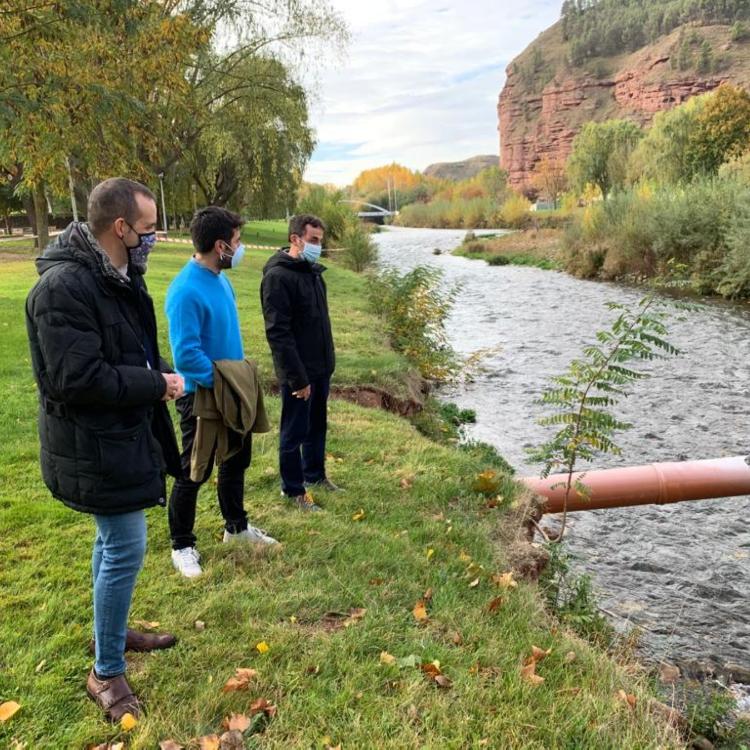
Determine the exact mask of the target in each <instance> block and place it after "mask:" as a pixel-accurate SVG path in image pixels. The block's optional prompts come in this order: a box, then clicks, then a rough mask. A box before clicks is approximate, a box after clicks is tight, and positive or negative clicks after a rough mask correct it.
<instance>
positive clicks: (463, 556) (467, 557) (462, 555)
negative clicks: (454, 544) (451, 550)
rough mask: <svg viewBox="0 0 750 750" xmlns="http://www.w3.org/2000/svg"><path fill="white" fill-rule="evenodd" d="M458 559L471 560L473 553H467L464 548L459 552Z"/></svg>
mask: <svg viewBox="0 0 750 750" xmlns="http://www.w3.org/2000/svg"><path fill="white" fill-rule="evenodd" d="M458 559H459V560H460V561H461V562H471V555H467V554H466V553H465V552H464V551H463V550H461V552H459V554H458Z"/></svg>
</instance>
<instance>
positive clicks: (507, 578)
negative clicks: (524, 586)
mask: <svg viewBox="0 0 750 750" xmlns="http://www.w3.org/2000/svg"><path fill="white" fill-rule="evenodd" d="M492 582H493V583H494V584H495V585H496V586H499V587H500V588H501V589H514V588H516V587H517V586H518V582H517V581H516V579H515V578H514V577H513V571H512V570H509V571H508V572H507V573H495V574H494V575H493V576H492Z"/></svg>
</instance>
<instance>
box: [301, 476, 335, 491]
mask: <svg viewBox="0 0 750 750" xmlns="http://www.w3.org/2000/svg"><path fill="white" fill-rule="evenodd" d="M305 489H308V490H314V489H318V490H327V491H328V492H343V491H344V490H343V488H341V487H339V486H338V485H336V484H334V483H333V482H332V481H331V480H330V479H329V478H328V477H326V478H325V479H321V480H320V481H319V482H305Z"/></svg>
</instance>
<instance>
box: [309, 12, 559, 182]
mask: <svg viewBox="0 0 750 750" xmlns="http://www.w3.org/2000/svg"><path fill="white" fill-rule="evenodd" d="M332 2H333V4H334V5H335V6H336V7H337V9H338V10H339V11H340V12H341V13H342V15H343V16H344V18H345V19H346V21H347V23H348V24H349V26H350V29H351V31H352V42H351V45H350V48H349V53H348V58H347V59H346V60H345V61H344V62H343V63H342V64H341V65H340V66H339V67H338V68H334V69H329V70H328V71H326V72H324V73H323V74H322V76H321V79H320V83H319V87H318V93H317V94H316V95H315V96H314V97H313V101H312V106H311V119H312V123H313V126H314V127H315V129H316V133H317V137H318V143H319V145H318V147H317V149H316V151H315V153H314V154H313V157H312V159H311V161H310V164H309V166H308V169H307V172H306V174H305V176H306V178H307V179H308V180H312V181H314V182H334V183H336V184H339V185H345V184H348V183H350V182H351V181H352V180H353V179H354V177H356V175H357V174H358V173H359V172H360V171H362V170H363V169H368V168H371V167H376V166H379V165H382V164H387V163H390V162H392V161H397V162H399V163H401V164H405V165H406V166H408V167H410V168H412V169H424V168H425V167H426V166H427V165H428V164H430V163H432V162H435V161H454V160H458V159H465V158H468V157H470V156H474V155H476V154H480V153H481V154H491V153H498V151H499V148H498V134H497V98H498V96H499V94H500V91H501V89H502V87H503V83H504V81H505V68H506V66H507V65H508V63H509V62H510V61H511V60H512V59H513V58H514V57H515V56H516V55H517V54H518V53H519V52H521V51H522V50H523V49H524V47H526V45H527V44H528V43H529V42H531V41H532V40H533V39H534V38H535V37H536V36H538V35H539V34H540V33H541V32H542V31H543V30H544V29H546V28H547V27H549V26H550V25H551V24H552V23H554V22H555V21H556V20H557V19H558V18H559V11H560V0H540V2H538V3H537V4H536V5H535V6H533V12H530V11H529V5H528V3H527V2H526V0H465V1H464V2H463V3H460V4H459V2H445V3H441V4H440V7H439V8H437V9H436V8H434V7H433V6H432V5H431V4H430V2H427V0H399V1H398V2H395V1H391V0H383V1H382V2H378V3H367V4H365V3H361V2H352V1H351V0H332Z"/></svg>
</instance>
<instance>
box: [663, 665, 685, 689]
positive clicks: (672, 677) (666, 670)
mask: <svg viewBox="0 0 750 750" xmlns="http://www.w3.org/2000/svg"><path fill="white" fill-rule="evenodd" d="M679 677H680V668H679V667H676V666H675V665H674V664H659V680H660V681H661V682H663V683H664V684H665V685H669V684H672V683H673V682H677V680H678V679H679Z"/></svg>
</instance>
